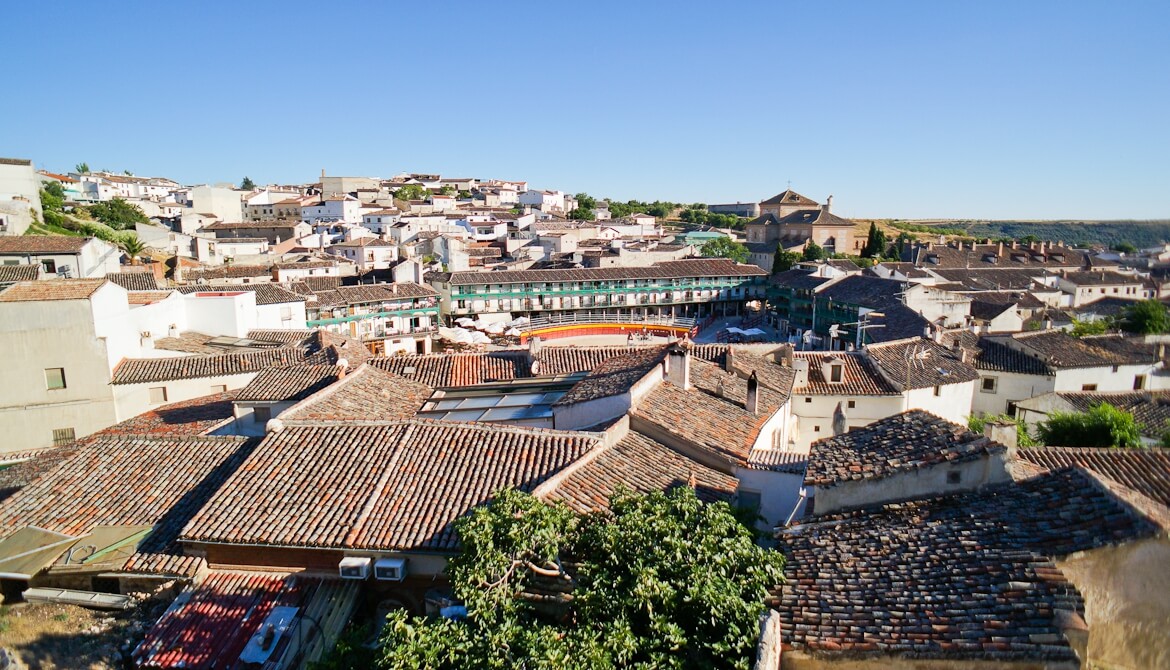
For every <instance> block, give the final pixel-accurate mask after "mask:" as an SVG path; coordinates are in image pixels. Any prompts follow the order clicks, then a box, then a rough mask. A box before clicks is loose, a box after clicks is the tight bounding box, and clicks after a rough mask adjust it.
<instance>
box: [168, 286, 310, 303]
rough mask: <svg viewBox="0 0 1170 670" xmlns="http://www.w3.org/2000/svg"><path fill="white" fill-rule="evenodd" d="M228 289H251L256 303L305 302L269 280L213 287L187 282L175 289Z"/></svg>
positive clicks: (295, 294) (187, 290) (199, 290)
mask: <svg viewBox="0 0 1170 670" xmlns="http://www.w3.org/2000/svg"><path fill="white" fill-rule="evenodd" d="M225 288H227V289H230V290H232V291H251V292H252V293H255V294H256V305H257V306H263V305H279V304H282V303H286V302H305V297H304V296H302V295H299V294H297V293H293V292H292V291H290V290H288V289H286V288H284V287H283V286H281V285H280V284H273V283H270V282H261V283H258V284H239V285H236V284H232V285H231V286H230V287H222V286H220V287H215V288H211V287H208V286H206V285H201V284H188V285H187V286H180V287H179V288H178V289H177V290H178V291H179V292H180V293H188V294H189V293H199V292H202V291H209V290H223V289H225Z"/></svg>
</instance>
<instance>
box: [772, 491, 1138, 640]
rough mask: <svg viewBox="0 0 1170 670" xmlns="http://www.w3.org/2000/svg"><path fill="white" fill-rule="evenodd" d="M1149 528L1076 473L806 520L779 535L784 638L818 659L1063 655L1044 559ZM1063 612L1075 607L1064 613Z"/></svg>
mask: <svg viewBox="0 0 1170 670" xmlns="http://www.w3.org/2000/svg"><path fill="white" fill-rule="evenodd" d="M1154 532H1156V526H1155V525H1154V524H1153V523H1151V522H1150V521H1149V520H1148V519H1146V518H1144V517H1142V516H1140V515H1139V514H1137V513H1136V512H1135V510H1134V509H1133V508H1132V507H1130V506H1128V505H1127V504H1125V503H1123V502H1121V501H1120V500H1119V499H1118V498H1116V497H1114V496H1112V495H1110V494H1109V493H1107V492H1106V490H1105V489H1104V488H1102V487H1101V486H1100V483H1099V482H1098V481H1097V480H1095V479H1094V478H1093V477H1092V476H1091V475H1089V474H1088V473H1086V472H1084V471H1081V470H1062V471H1059V472H1054V473H1050V474H1048V475H1044V476H1041V477H1037V478H1034V479H1031V480H1028V481H1025V482H1022V483H1018V484H1017V483H1014V482H1012V483H1007V484H1002V485H997V486H993V487H987V488H985V489H983V490H981V491H979V492H976V493H971V494H964V495H956V496H948V497H944V498H934V499H931V500H925V501H915V502H909V503H895V504H889V505H886V506H884V507H880V508H873V509H868V510H860V511H852V512H845V513H841V514H835V515H830V516H828V517H818V518H817V521H816V522H814V523H809V524H804V525H801V526H797V527H795V528H792V529H789V530H788V531H782V532H781V533H780V534H779V535H778V538H779V543H780V548H781V550H782V551H783V552H784V553H785V555H786V557H787V558H788V562H787V564H786V566H785V578H786V580H787V583H786V584H785V585H784V586H782V587H780V589H781V592H782V595H781V597H780V598H779V602H775V603H773V604H774V606H776V607H777V608H778V610H779V612H780V616H781V621H782V627H781V630H782V635H783V639H784V641H785V642H786V643H788V644H792V645H793V646H794V647H796V648H797V649H799V650H802V651H807V652H811V653H815V654H817V655H818V656H829V657H833V656H841V657H849V658H857V657H859V656H860V657H865V656H870V657H875V658H884V659H887V660H888V661H890V662H894V661H893V659H892V658H891V656H893V657H894V658H915V659H954V660H958V659H970V660H984V661H986V662H989V663H994V662H997V661H998V662H1004V661H1008V660H1022V659H1032V660H1052V661H1069V662H1074V663H1075V662H1076V659H1075V655H1074V653H1073V651H1072V649H1071V648H1070V647H1069V645H1068V642H1067V641H1066V640H1065V638H1064V636H1063V634H1062V627H1063V626H1062V620H1064V619H1065V617H1066V613H1073V614H1076V615H1081V614H1083V609H1084V607H1083V603H1082V600H1081V598H1080V596H1079V594H1078V593H1077V592H1076V590H1075V589H1074V588H1073V587H1072V585H1071V584H1069V583H1068V582H1067V580H1066V579H1065V578H1064V576H1063V575H1062V574H1061V572H1060V571H1059V570H1058V569H1057V568H1056V567H1055V565H1054V564H1053V562H1052V560H1051V559H1052V558H1054V557H1061V556H1065V555H1067V554H1070V553H1073V552H1076V551H1082V550H1087V549H1092V548H1095V547H1099V546H1102V545H1107V544H1113V543H1119V542H1124V541H1128V540H1132V539H1137V538H1141V537H1147V536H1149V535H1151V534H1153V533H1154ZM1073 618H1074V620H1075V617H1073Z"/></svg>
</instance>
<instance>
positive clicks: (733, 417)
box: [631, 358, 786, 465]
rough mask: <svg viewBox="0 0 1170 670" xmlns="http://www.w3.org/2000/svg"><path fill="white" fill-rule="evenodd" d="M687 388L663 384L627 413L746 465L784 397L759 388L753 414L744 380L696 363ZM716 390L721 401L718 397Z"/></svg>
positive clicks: (694, 360) (706, 449)
mask: <svg viewBox="0 0 1170 670" xmlns="http://www.w3.org/2000/svg"><path fill="white" fill-rule="evenodd" d="M691 382H692V385H693V387H692V388H691V389H690V390H685V391H684V390H683V389H681V388H679V387H678V386H675V385H674V384H672V383H670V382H666V381H663V382H662V383H661V384H659V385H658V386H657V387H656V388H655V389H654V390H653V391H651V392H650V393H648V394H646V396H645V397H644V398H643V399H642V401H641V403H639V404H638V406H637V407H635V408H634V409H633V410H632V411H631V416H633V417H634V418H635V419H641V420H644V421H646V422H648V423H650V424H652V425H654V426H656V427H658V428H659V429H660V430H664V431H666V432H668V433H670V434H671V435H674V436H676V437H679V438H682V439H684V440H686V441H687V442H689V443H690V444H692V445H694V446H695V447H697V448H698V449H701V450H703V451H705V452H707V453H709V454H711V455H714V456H716V457H717V458H720V459H723V460H727V461H730V462H732V463H735V464H739V465H744V464H746V463H747V460H748V456H749V454H750V453H751V450H752V445H753V444H754V443H755V441H756V438H757V437H759V434H760V429H761V428H762V427H763V425H764V422H766V421H767V420H768V418H769V417H770V416H771V415H772V414H773V413H775V412H776V410H778V409H779V408H780V407H781V406H782V405H783V402H784V400H786V399H785V398H783V397H781V396H780V395H779V394H778V393H776V392H775V391H772V390H770V389H769V388H767V387H766V386H763V385H761V386H760V391H759V392H760V403H759V413H758V414H751V413H750V412H748V411H747V410H746V409H745V408H744V400H745V399H746V396H747V382H746V381H744V380H743V379H740V378H739V376H737V375H734V374H729V373H727V372H724V371H723V370H722V369H721V368H719V367H718V366H716V365H714V364H712V363H707V362H706V361H702V360H696V359H693V358H692V360H691ZM720 386H722V390H723V397H719V396H718V393H719V389H720Z"/></svg>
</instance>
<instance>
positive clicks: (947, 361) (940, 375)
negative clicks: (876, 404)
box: [865, 338, 979, 389]
mask: <svg viewBox="0 0 1170 670" xmlns="http://www.w3.org/2000/svg"><path fill="white" fill-rule="evenodd" d="M865 351H866V353H867V354H868V355H869V357H870V359H871V360H872V361H873V362H874V363H876V364H877V365H878V366H879V367H880V368H881V369H882V371H883V372H884V373H885V375H886V377H887V379H889V380H890V381H892V382H893V383H894V384H896V385H898V386H900V387H902V388H906V389H921V388H929V387H931V386H940V385H945V384H960V383H963V382H969V381H974V380H976V379H978V378H979V373H978V372H976V370H975V368H973V367H971V365H970V364H969V363H965V362H963V360H962V358H961V356H960V354H959V353H957V352H955V351H954V350H953V349H950V348H947V347H944V346H942V345H940V344H936V343H935V342H933V341H931V340H925V339H922V338H915V339H906V340H897V341H894V342H883V343H881V344H873V345H869V346H868V347H866V349H865Z"/></svg>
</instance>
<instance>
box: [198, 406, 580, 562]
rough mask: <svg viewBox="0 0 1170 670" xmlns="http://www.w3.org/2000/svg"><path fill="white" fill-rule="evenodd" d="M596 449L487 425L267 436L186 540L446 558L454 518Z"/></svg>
mask: <svg viewBox="0 0 1170 670" xmlns="http://www.w3.org/2000/svg"><path fill="white" fill-rule="evenodd" d="M595 446H596V440H595V439H594V438H592V437H591V436H588V435H585V434H582V433H565V432H559V431H546V430H539V429H525V428H517V427H501V426H487V425H482V424H454V423H445V422H420V421H412V422H405V423H345V424H321V423H314V424H310V425H297V424H286V425H285V426H284V427H283V428H282V429H281V430H279V431H278V432H275V433H269V435H268V436H267V437H266V438H265V439H264V441H263V442H262V443H261V445H260V446H259V447H257V449H256V451H255V452H254V453H253V455H252V456H251V457H250V458H249V459H248V460H247V461H246V462H245V463H244V465H243V466H242V467H241V468H239V470H238V471H237V472H236V474H235V475H234V476H232V477H231V478H230V479H229V480H228V481H227V483H226V484H225V485H224V486H223V487H222V488H220V490H219V492H218V493H217V494H216V496H215V497H214V498H213V499H212V500H211V501H210V502H209V503H208V504H207V505H206V506H204V507H203V509H202V511H201V512H199V514H197V515H196V516H195V517H194V519H192V521H191V522H190V523H189V524H188V525H187V527H186V528H185V529H184V531H183V537H184V538H185V539H189V540H196V541H198V540H206V541H215V542H231V543H246V544H277V545H286V546H304V547H321V548H348V549H381V550H391V549H398V550H410V549H413V550H434V551H450V550H453V549H455V548H456V546H457V538H456V535H455V532H454V530H453V528H452V525H451V524H452V523H453V522H454V521H455V519H457V518H458V517H459V516H461V515H463V514H465V513H466V512H467V511H469V510H470V509H472V508H473V507H475V506H477V505H480V504H483V503H484V502H486V501H487V500H488V499H489V498H490V496H491V495H492V494H493V493H495V492H496V491H498V490H500V489H501V488H504V487H508V486H515V487H518V488H520V489H522V490H526V491H531V490H532V489H533V488H535V487H536V486H538V485H539V484H540V483H541V482H543V481H544V480H546V479H547V478H548V477H550V476H552V475H553V474H555V473H557V472H559V471H560V470H562V469H563V468H565V467H566V466H568V465H569V464H570V463H572V462H573V461H575V460H576V459H578V458H580V457H581V456H583V455H584V454H585V453H586V452H588V451H589V450H590V449H592V448H594V447H595ZM303 463H313V464H314V467H313V468H304V467H299V464H303ZM305 510H312V511H311V512H310V513H306V512H305Z"/></svg>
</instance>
